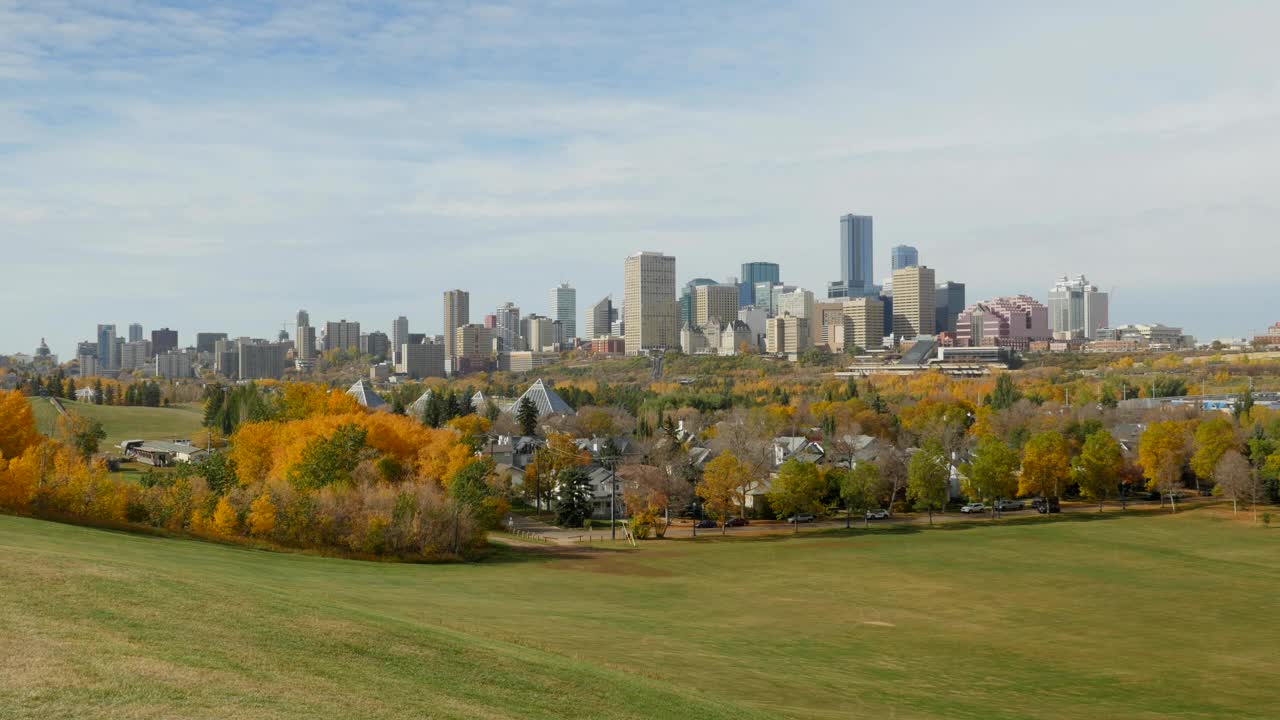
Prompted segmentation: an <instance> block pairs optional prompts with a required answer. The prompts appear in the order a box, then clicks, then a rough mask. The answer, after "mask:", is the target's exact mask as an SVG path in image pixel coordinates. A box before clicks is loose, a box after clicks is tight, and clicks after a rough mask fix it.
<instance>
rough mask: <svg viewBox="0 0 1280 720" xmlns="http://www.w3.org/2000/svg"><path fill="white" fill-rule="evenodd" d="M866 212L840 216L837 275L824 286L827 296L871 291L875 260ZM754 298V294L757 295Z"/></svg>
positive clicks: (872, 290) (854, 295)
mask: <svg viewBox="0 0 1280 720" xmlns="http://www.w3.org/2000/svg"><path fill="white" fill-rule="evenodd" d="M873 253H874V243H873V239H872V221H871V216H870V215H853V214H849V215H844V216H842V217H841V218H840V279H839V280H837V281H835V282H832V283H831V284H830V285H829V286H828V288H827V297H831V298H837V297H840V298H843V297H862V296H865V295H869V294H871V293H872V292H874V288H875V279H874V278H875V273H874V269H875V260H874V255H873ZM757 298H758V296H757Z"/></svg>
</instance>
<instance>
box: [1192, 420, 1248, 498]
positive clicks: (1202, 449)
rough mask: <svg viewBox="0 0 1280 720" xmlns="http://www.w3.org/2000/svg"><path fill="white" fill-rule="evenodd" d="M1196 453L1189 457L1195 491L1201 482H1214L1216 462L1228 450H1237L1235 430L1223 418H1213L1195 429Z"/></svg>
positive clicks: (1229, 422)
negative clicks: (1193, 474) (1194, 481)
mask: <svg viewBox="0 0 1280 720" xmlns="http://www.w3.org/2000/svg"><path fill="white" fill-rule="evenodd" d="M1195 446H1196V451H1195V453H1193V454H1192V455H1191V470H1192V472H1194V473H1195V474H1196V489H1197V490H1198V489H1200V481H1201V480H1211V481H1212V480H1215V479H1216V478H1215V477H1214V471H1215V470H1216V469H1217V468H1218V461H1219V460H1221V459H1222V456H1223V455H1225V454H1226V453H1227V451H1229V450H1235V449H1236V448H1237V443H1236V428H1235V426H1234V425H1233V424H1232V423H1231V421H1230V420H1228V419H1226V418H1225V417H1221V416H1219V417H1214V418H1213V419H1211V420H1207V421H1205V422H1202V423H1200V426H1199V427H1197V428H1196V439H1195Z"/></svg>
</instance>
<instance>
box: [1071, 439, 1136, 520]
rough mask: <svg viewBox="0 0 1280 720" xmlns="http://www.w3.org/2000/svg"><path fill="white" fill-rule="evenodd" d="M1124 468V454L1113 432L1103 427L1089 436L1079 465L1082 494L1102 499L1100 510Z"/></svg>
mask: <svg viewBox="0 0 1280 720" xmlns="http://www.w3.org/2000/svg"><path fill="white" fill-rule="evenodd" d="M1122 470H1124V454H1123V452H1122V451H1121V450H1120V443H1118V442H1116V439H1115V438H1113V437H1111V433H1109V432H1107V431H1106V430H1099V431H1097V432H1095V433H1092V434H1090V435H1089V437H1087V438H1085V440H1084V447H1083V448H1082V449H1081V450H1080V459H1079V461H1078V463H1077V465H1076V480H1077V481H1078V482H1079V483H1080V494H1081V495H1083V496H1084V497H1085V498H1087V499H1089V500H1097V501H1098V512H1102V503H1103V502H1104V501H1105V500H1106V499H1107V498H1108V497H1110V495H1111V493H1112V492H1113V491H1115V490H1116V488H1117V487H1119V484H1120V473H1121V471H1122Z"/></svg>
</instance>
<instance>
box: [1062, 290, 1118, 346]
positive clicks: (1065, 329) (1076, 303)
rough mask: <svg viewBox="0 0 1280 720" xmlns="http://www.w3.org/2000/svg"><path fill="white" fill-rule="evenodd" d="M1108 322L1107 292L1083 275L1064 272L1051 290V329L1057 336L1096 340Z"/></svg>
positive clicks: (1063, 338)
mask: <svg viewBox="0 0 1280 720" xmlns="http://www.w3.org/2000/svg"><path fill="white" fill-rule="evenodd" d="M1109 322H1110V321H1109V319H1108V299H1107V294H1106V293H1104V292H1100V291H1099V290H1098V286H1096V285H1092V284H1090V283H1089V281H1088V280H1086V279H1085V277H1084V275H1077V276H1075V277H1074V278H1071V279H1067V276H1066V275H1063V276H1062V279H1060V280H1059V281H1058V282H1057V284H1055V285H1054V286H1053V288H1052V289H1050V290H1049V330H1050V331H1052V332H1053V337H1054V338H1055V339H1058V340H1072V339H1076V338H1084V339H1085V340H1093V339H1095V338H1097V337H1098V330H1099V329H1101V328H1105V327H1107V325H1108V324H1109Z"/></svg>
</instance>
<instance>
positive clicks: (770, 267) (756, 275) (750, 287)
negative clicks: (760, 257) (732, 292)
mask: <svg viewBox="0 0 1280 720" xmlns="http://www.w3.org/2000/svg"><path fill="white" fill-rule="evenodd" d="M738 280H739V282H738V305H739V306H741V307H746V306H747V305H755V304H756V283H761V282H767V283H769V284H770V285H773V284H776V283H778V282H781V278H780V275H779V269H778V263H771V262H749V263H742V277H740V278H738Z"/></svg>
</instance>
